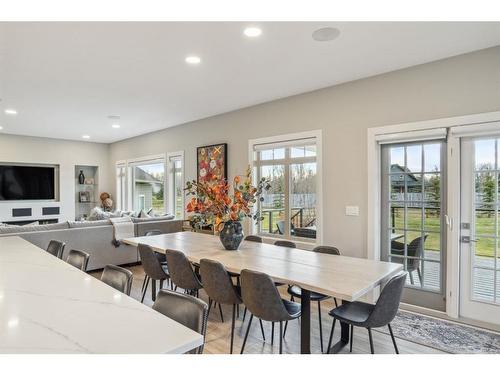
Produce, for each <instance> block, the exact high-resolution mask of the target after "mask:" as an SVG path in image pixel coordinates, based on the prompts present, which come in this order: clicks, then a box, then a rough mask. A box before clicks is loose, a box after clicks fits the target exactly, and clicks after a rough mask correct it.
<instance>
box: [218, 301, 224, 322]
mask: <svg viewBox="0 0 500 375" xmlns="http://www.w3.org/2000/svg"><path fill="white" fill-rule="evenodd" d="M219 312H220V321H221V322H222V323H224V315H223V314H222V305H221V304H220V303H219Z"/></svg>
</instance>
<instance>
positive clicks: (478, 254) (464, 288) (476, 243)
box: [460, 136, 500, 324]
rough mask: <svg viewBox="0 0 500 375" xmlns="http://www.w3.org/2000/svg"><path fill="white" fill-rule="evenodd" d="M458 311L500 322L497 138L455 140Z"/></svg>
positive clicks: (499, 161)
mask: <svg viewBox="0 0 500 375" xmlns="http://www.w3.org/2000/svg"><path fill="white" fill-rule="evenodd" d="M460 155H461V184H460V186H461V189H460V190H461V193H460V195H461V197H460V207H461V220H460V244H461V246H460V315H461V316H463V317H466V318H470V319H474V320H479V321H483V322H489V323H493V324H500V249H499V245H500V220H499V219H500V184H499V177H500V136H487V137H480V138H477V137H468V138H462V139H461V147H460Z"/></svg>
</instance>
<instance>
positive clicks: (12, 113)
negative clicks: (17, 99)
mask: <svg viewBox="0 0 500 375" xmlns="http://www.w3.org/2000/svg"><path fill="white" fill-rule="evenodd" d="M4 112H5V113H6V114H7V115H17V111H16V110H15V109H12V108H8V109H6V110H5V111H4Z"/></svg>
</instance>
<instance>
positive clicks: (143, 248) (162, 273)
mask: <svg viewBox="0 0 500 375" xmlns="http://www.w3.org/2000/svg"><path fill="white" fill-rule="evenodd" d="M137 249H138V250H139V256H140V257H141V263H142V267H143V268H144V272H145V274H146V277H145V279H146V285H145V286H144V290H143V291H142V298H141V302H144V297H145V296H146V291H147V289H148V284H149V282H150V281H151V299H152V300H153V301H155V300H156V282H157V281H159V282H160V289H162V288H163V282H164V281H165V280H167V282H168V280H169V278H170V275H169V274H168V272H167V271H166V267H164V266H162V264H161V263H160V261H159V260H158V258H157V257H156V255H155V251H154V250H153V248H152V247H151V246H149V245H146V244H143V243H140V244H139V245H138V246H137Z"/></svg>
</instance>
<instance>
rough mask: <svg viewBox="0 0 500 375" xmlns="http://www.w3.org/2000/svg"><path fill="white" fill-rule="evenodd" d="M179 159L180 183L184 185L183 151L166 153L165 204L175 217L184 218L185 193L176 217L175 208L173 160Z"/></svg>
mask: <svg viewBox="0 0 500 375" xmlns="http://www.w3.org/2000/svg"><path fill="white" fill-rule="evenodd" d="M179 159H180V160H181V176H182V177H181V182H182V183H181V185H182V186H185V184H186V177H185V176H186V175H185V173H184V151H175V152H168V153H167V157H166V160H167V168H168V177H167V181H166V182H167V183H168V189H165V190H166V191H168V192H167V198H168V200H167V204H168V206H167V207H168V212H169V213H171V214H173V215H174V216H175V218H176V219H180V220H184V218H185V213H186V210H185V203H186V202H185V194H182V211H181V212H182V214H181V216H180V217H177V215H176V212H175V211H176V210H175V200H176V199H175V160H179ZM166 175H167V174H166Z"/></svg>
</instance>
